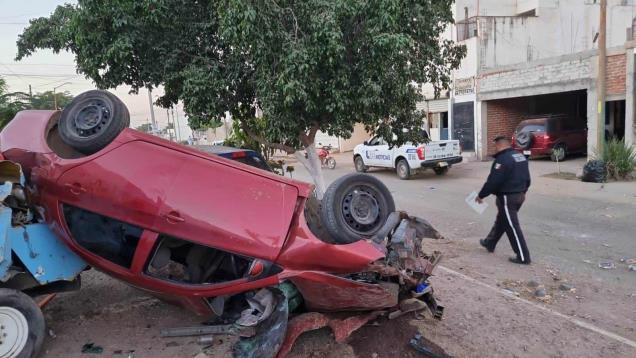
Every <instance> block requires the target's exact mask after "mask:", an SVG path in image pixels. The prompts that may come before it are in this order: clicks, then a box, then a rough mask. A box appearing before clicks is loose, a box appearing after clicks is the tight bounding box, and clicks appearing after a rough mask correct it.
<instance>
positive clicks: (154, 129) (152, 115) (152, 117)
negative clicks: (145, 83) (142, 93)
mask: <svg viewBox="0 0 636 358" xmlns="http://www.w3.org/2000/svg"><path fill="white" fill-rule="evenodd" d="M148 103H149V104H150V120H151V121H152V131H151V132H152V134H156V133H157V131H158V130H159V128H158V127H157V121H156V120H155V108H154V107H153V105H152V89H151V88H148Z"/></svg>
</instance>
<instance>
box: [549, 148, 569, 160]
mask: <svg viewBox="0 0 636 358" xmlns="http://www.w3.org/2000/svg"><path fill="white" fill-rule="evenodd" d="M567 153H568V151H567V147H566V146H565V144H557V145H555V146H554V148H552V151H551V152H550V159H551V160H552V161H553V162H557V161H558V162H562V161H564V160H565V158H566V157H567Z"/></svg>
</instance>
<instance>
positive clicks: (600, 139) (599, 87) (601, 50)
mask: <svg viewBox="0 0 636 358" xmlns="http://www.w3.org/2000/svg"><path fill="white" fill-rule="evenodd" d="M606 18H607V0H601V7H600V19H599V30H598V77H597V78H596V95H597V96H598V105H597V107H598V108H597V116H598V117H597V119H596V131H597V133H596V134H597V139H596V140H597V143H598V148H596V150H597V151H598V154H599V155H601V156H602V155H603V150H604V147H605V90H606V78H605V76H606V71H607V50H606V47H605V46H606V34H607V26H606V21H607V20H606Z"/></svg>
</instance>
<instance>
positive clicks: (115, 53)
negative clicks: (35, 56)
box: [17, 0, 465, 196]
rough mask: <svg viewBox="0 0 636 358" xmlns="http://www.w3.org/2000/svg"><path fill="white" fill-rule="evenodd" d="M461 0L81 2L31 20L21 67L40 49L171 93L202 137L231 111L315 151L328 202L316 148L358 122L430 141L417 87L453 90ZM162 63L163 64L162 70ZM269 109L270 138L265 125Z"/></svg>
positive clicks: (273, 140) (250, 128)
mask: <svg viewBox="0 0 636 358" xmlns="http://www.w3.org/2000/svg"><path fill="white" fill-rule="evenodd" d="M451 5H452V0H420V1H413V0H408V1H404V0H377V1H351V0H305V1H292V0H278V1H276V0H259V1H256V0H222V1H211V0H208V1H205V0H201V1H192V0H179V1H165V0H147V1H134V0H121V1H117V2H103V1H96V0H79V1H78V4H77V5H64V6H60V7H58V8H57V9H56V10H55V12H54V13H53V14H52V15H51V16H50V17H48V18H38V19H34V20H31V22H30V25H29V26H28V27H27V28H26V29H25V31H24V32H23V33H22V34H21V35H20V37H19V39H18V54H17V59H21V58H24V57H26V56H29V55H30V54H32V53H33V52H34V51H36V50H37V49H42V48H46V49H52V50H53V51H55V52H59V51H61V50H68V51H71V52H73V53H74V54H75V60H76V63H77V68H78V71H79V72H80V73H83V74H85V75H86V76H87V77H89V78H91V79H92V80H94V81H95V83H96V85H97V86H98V87H100V88H112V87H116V86H118V85H121V84H127V85H130V86H131V87H132V88H133V91H136V90H138V89H139V88H142V87H157V86H159V85H163V87H164V90H165V95H164V96H163V97H161V98H160V99H159V100H158V104H159V105H162V106H164V107H170V106H171V105H174V104H176V103H177V102H178V101H180V100H181V101H183V103H184V109H185V111H186V112H187V114H188V116H189V124H190V126H191V127H193V128H194V129H196V128H199V127H201V126H205V125H208V124H209V123H218V122H219V121H220V118H221V117H222V116H223V115H224V114H225V113H226V112H229V113H230V114H231V115H232V117H233V119H234V120H236V121H238V122H239V123H240V126H241V128H242V130H244V131H245V133H247V134H248V135H249V136H250V137H251V138H253V139H255V140H257V141H259V142H260V143H263V144H266V145H268V146H269V147H271V148H276V149H281V150H284V151H286V152H288V153H296V151H297V149H300V148H304V149H305V150H306V152H307V154H308V158H309V160H305V158H304V156H303V155H300V153H296V157H297V158H298V159H299V160H300V161H301V162H302V163H303V164H304V165H305V166H306V167H307V168H308V169H309V172H310V173H311V174H312V176H313V178H314V181H315V183H316V186H317V192H318V194H319V196H321V195H322V192H324V189H325V185H324V180H323V179H322V175H321V170H320V162H319V160H318V157H317V154H316V151H315V148H314V144H313V142H314V138H315V135H316V132H317V131H318V130H321V131H325V132H327V133H329V134H331V135H339V136H343V137H348V136H350V135H351V132H352V131H353V127H354V125H355V123H357V122H361V123H364V124H365V127H366V128H367V130H369V131H370V132H372V133H377V134H380V135H382V136H384V137H385V138H386V139H387V141H388V142H389V143H390V144H392V145H399V144H402V143H404V142H406V141H418V142H419V141H422V140H423V138H420V131H419V130H418V129H419V128H420V127H421V124H422V118H421V114H420V113H418V112H416V111H415V104H416V102H417V101H418V100H420V99H421V95H420V94H419V92H418V90H417V88H416V87H415V86H413V85H412V84H414V83H432V84H433V85H434V86H435V89H436V93H439V91H440V90H441V89H446V88H448V85H449V82H450V71H451V70H452V69H454V68H456V67H458V66H459V63H460V60H461V58H462V57H463V56H464V55H465V48H464V47H463V46H457V45H455V44H453V43H452V42H450V41H441V40H440V39H439V35H440V34H441V33H442V31H443V30H444V29H445V28H446V26H448V25H449V24H450V23H451V22H452V21H453V20H452V12H451ZM158 59H161V60H158ZM258 107H260V108H261V109H262V110H263V113H264V114H265V117H266V118H267V121H268V125H267V126H266V129H265V130H264V131H257V130H256V129H255V128H256V127H255V126H254V124H255V122H256V119H255V111H256V109H257V108H258Z"/></svg>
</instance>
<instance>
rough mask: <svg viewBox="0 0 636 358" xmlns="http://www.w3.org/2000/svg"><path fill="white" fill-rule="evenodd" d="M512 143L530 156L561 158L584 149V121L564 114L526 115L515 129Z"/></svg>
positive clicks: (585, 133) (581, 151)
mask: <svg viewBox="0 0 636 358" xmlns="http://www.w3.org/2000/svg"><path fill="white" fill-rule="evenodd" d="M512 146H513V148H514V149H516V150H518V151H521V152H523V154H525V155H527V156H530V157H531V158H541V157H550V158H551V159H552V160H553V161H557V160H558V161H562V160H564V159H565V158H566V157H567V156H568V155H570V154H574V153H585V152H586V151H587V122H586V120H585V119H584V118H577V117H575V116H570V115H565V114H548V115H538V116H532V117H528V118H526V119H525V120H523V121H521V123H519V125H518V126H517V128H516V129H515V132H514V134H513V136H512Z"/></svg>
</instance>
